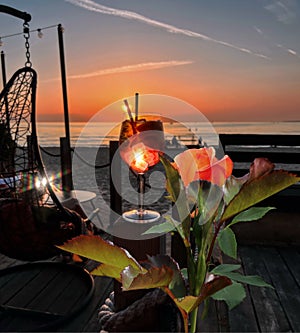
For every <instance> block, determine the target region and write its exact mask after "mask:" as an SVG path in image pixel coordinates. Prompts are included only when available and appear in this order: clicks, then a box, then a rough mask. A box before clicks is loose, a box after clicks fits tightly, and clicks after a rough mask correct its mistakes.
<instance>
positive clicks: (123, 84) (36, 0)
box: [0, 0, 300, 121]
mask: <svg viewBox="0 0 300 333" xmlns="http://www.w3.org/2000/svg"><path fill="white" fill-rule="evenodd" d="M1 4H3V5H8V6H12V7H15V8H17V9H19V10H21V11H26V12H28V13H30V14H31V15H32V20H31V22H30V29H32V30H36V29H38V28H40V29H42V33H43V38H38V36H37V32H32V33H31V55H32V63H33V67H34V68H35V69H36V70H37V72H38V100H37V112H38V119H40V120H49V121H56V120H62V119H63V103H62V93H61V83H60V70H59V54H58V39H57V29H56V25H57V24H59V23H61V24H62V26H63V27H64V29H65V32H64V43H65V58H66V64H67V75H68V81H67V83H68V97H69V111H70V119H71V120H73V121H86V120H88V119H89V118H90V117H91V116H93V115H94V114H96V113H97V112H98V111H99V110H101V109H102V108H104V107H105V106H107V105H109V104H111V103H113V102H115V101H117V100H120V99H123V98H125V97H127V96H132V95H134V93H135V92H139V93H140V94H162V95H169V96H173V97H175V98H179V99H182V100H183V101H185V102H187V103H190V104H192V105H193V106H194V107H196V108H197V109H198V110H199V111H201V112H202V113H203V114H204V115H205V116H206V117H207V118H208V119H209V120H210V121H277V120H278V121H280V120H299V119H300V38H299V31H300V0H280V1H274V0H151V1H148V0H147V1H146V0H51V1H50V0H26V1H24V0H2V1H1ZM22 23H23V22H22V21H21V20H19V19H17V18H14V17H12V16H9V15H7V14H3V13H0V36H1V37H2V42H3V45H2V46H1V47H0V50H3V51H4V52H5V55H6V65H7V77H10V75H11V74H12V73H13V72H14V71H15V70H16V69H17V68H18V67H21V66H23V65H24V62H25V51H24V40H23V37H22V35H20V36H14V37H7V36H8V35H11V34H14V33H18V32H22ZM49 26H50V27H51V26H54V27H52V28H47V29H43V28H45V27H49ZM0 86H2V81H1V84H0ZM158 111H159V112H161V113H163V110H158ZM174 112H180V110H174Z"/></svg>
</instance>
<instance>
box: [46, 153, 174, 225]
mask: <svg viewBox="0 0 300 333" xmlns="http://www.w3.org/2000/svg"><path fill="white" fill-rule="evenodd" d="M41 153H42V158H43V162H44V165H45V168H46V171H47V174H48V177H49V178H50V179H51V181H52V182H53V183H54V184H55V185H56V186H57V187H58V188H60V186H61V170H60V150H59V147H46V148H44V149H43V150H42V151H41ZM72 156H73V160H72V162H73V170H72V179H73V184H74V189H76V190H86V191H91V192H94V193H95V194H96V199H95V200H94V202H93V203H94V205H95V206H96V207H97V208H100V211H101V212H103V214H101V219H102V218H103V219H104V221H103V223H104V224H107V223H109V222H108V220H107V221H105V220H106V216H107V215H109V207H110V167H109V166H106V167H103V168H99V166H103V165H107V164H108V163H109V148H108V147H101V148H100V149H97V148H80V149H76V152H75V153H72ZM95 165H96V168H95V167H94V166H95ZM112 169H113V178H114V175H115V176H116V177H115V178H118V176H119V175H120V174H121V183H122V185H121V188H120V189H119V190H118V191H119V193H120V194H121V197H122V198H123V199H122V206H123V207H122V209H123V211H125V210H130V209H134V208H136V207H137V203H138V202H137V197H138V195H137V184H136V178H135V177H134V175H132V174H131V173H130V172H129V171H128V167H127V165H125V163H123V162H122V163H121V169H120V168H119V167H118V166H116V165H114V161H113V168H112ZM162 171H163V167H162V165H161V164H159V165H157V166H155V167H154V168H153V169H152V170H151V171H149V172H148V173H147V175H146V183H147V184H148V185H150V186H151V187H149V186H147V187H146V191H147V193H146V195H145V208H146V209H147V208H148V209H154V210H157V211H158V212H160V213H161V214H164V213H165V212H166V211H168V210H169V209H170V207H171V204H170V201H169V200H168V199H166V198H165V196H166V195H167V193H166V191H165V179H164V176H163V173H162ZM115 186H117V184H115ZM82 206H83V208H84V210H85V212H86V213H87V215H89V214H91V213H92V207H91V205H90V203H84V204H82Z"/></svg>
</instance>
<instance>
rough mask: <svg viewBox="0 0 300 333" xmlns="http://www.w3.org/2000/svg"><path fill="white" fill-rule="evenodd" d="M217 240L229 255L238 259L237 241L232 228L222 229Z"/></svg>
mask: <svg viewBox="0 0 300 333" xmlns="http://www.w3.org/2000/svg"><path fill="white" fill-rule="evenodd" d="M217 240H218V244H219V246H220V249H221V250H222V251H223V252H224V253H225V254H227V255H228V256H229V257H232V258H234V259H236V257H237V243H236V239H235V234H234V232H233V231H232V230H231V229H230V228H228V227H226V228H224V229H222V230H221V231H220V233H219V235H218V238H217Z"/></svg>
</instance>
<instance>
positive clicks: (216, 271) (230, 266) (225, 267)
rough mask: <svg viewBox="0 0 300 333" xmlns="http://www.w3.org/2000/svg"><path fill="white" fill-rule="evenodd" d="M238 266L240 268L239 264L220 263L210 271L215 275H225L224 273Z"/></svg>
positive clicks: (234, 269)
mask: <svg viewBox="0 0 300 333" xmlns="http://www.w3.org/2000/svg"><path fill="white" fill-rule="evenodd" d="M239 268H241V265H234V264H221V265H218V266H217V267H215V268H214V269H213V270H212V271H211V272H210V273H213V274H215V275H226V274H225V273H228V272H232V271H236V270H237V269H239Z"/></svg>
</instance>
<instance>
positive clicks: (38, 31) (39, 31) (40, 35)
mask: <svg viewBox="0 0 300 333" xmlns="http://www.w3.org/2000/svg"><path fill="white" fill-rule="evenodd" d="M37 35H38V37H39V38H43V36H44V34H43V33H42V30H41V29H37Z"/></svg>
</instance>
